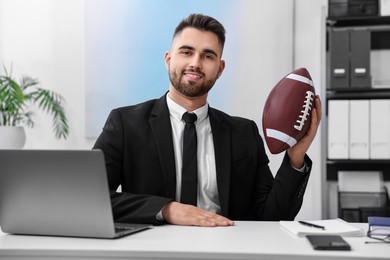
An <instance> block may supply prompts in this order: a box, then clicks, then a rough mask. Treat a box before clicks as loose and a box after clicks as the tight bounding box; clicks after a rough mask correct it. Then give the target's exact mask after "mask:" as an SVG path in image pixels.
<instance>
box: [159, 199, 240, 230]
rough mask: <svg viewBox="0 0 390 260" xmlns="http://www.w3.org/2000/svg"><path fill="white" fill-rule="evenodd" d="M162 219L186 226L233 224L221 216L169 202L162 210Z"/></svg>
mask: <svg viewBox="0 0 390 260" xmlns="http://www.w3.org/2000/svg"><path fill="white" fill-rule="evenodd" d="M163 217H164V219H165V220H166V221H167V222H168V223H171V224H174V225H186V226H203V227H215V226H232V225H234V222H233V221H231V220H230V219H228V218H225V217H223V216H221V215H218V214H215V213H212V212H208V211H205V210H203V209H200V208H197V207H194V206H192V205H186V204H181V203H178V202H171V203H169V204H168V205H166V206H165V207H164V208H163Z"/></svg>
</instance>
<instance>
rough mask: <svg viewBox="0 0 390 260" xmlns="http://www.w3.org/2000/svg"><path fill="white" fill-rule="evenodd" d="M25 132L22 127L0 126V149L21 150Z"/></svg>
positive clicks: (24, 141)
mask: <svg viewBox="0 0 390 260" xmlns="http://www.w3.org/2000/svg"><path fill="white" fill-rule="evenodd" d="M25 143H26V132H25V131H24V128H23V127H22V126H0V149H22V148H23V146H24V144H25Z"/></svg>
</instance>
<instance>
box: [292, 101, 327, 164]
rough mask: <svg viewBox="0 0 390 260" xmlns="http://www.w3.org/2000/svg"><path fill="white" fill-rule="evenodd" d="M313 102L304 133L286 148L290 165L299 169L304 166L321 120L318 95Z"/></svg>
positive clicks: (320, 106)
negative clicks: (307, 127)
mask: <svg viewBox="0 0 390 260" xmlns="http://www.w3.org/2000/svg"><path fill="white" fill-rule="evenodd" d="M314 102H315V103H314V107H313V110H312V111H311V122H310V127H309V129H308V131H307V133H306V135H305V136H304V137H303V138H302V139H301V140H300V141H299V142H298V143H296V144H295V145H294V146H293V147H291V148H289V149H288V150H287V153H288V156H289V157H290V163H291V166H292V167H294V168H296V169H301V168H302V167H303V166H304V158H305V154H306V152H307V150H308V149H309V147H310V145H311V143H312V142H313V140H314V137H315V136H316V134H317V129H318V126H319V125H320V122H321V117H322V105H321V100H320V97H319V96H318V95H317V96H316V97H315V100H314Z"/></svg>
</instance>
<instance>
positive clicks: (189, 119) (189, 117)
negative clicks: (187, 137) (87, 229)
mask: <svg viewBox="0 0 390 260" xmlns="http://www.w3.org/2000/svg"><path fill="white" fill-rule="evenodd" d="M197 118H198V117H197V116H196V114H195V113H189V112H185V113H184V114H183V120H184V122H186V124H187V123H194V122H195V121H196V119H197Z"/></svg>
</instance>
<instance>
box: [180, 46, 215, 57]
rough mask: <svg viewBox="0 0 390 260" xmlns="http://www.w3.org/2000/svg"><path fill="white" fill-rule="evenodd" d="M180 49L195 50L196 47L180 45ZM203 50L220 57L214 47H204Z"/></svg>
mask: <svg viewBox="0 0 390 260" xmlns="http://www.w3.org/2000/svg"><path fill="white" fill-rule="evenodd" d="M179 50H195V48H194V47H192V46H190V45H182V46H180V47H179ZM203 52H205V53H211V54H213V55H215V56H216V57H218V54H217V53H216V52H215V51H214V50H212V49H203Z"/></svg>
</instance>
